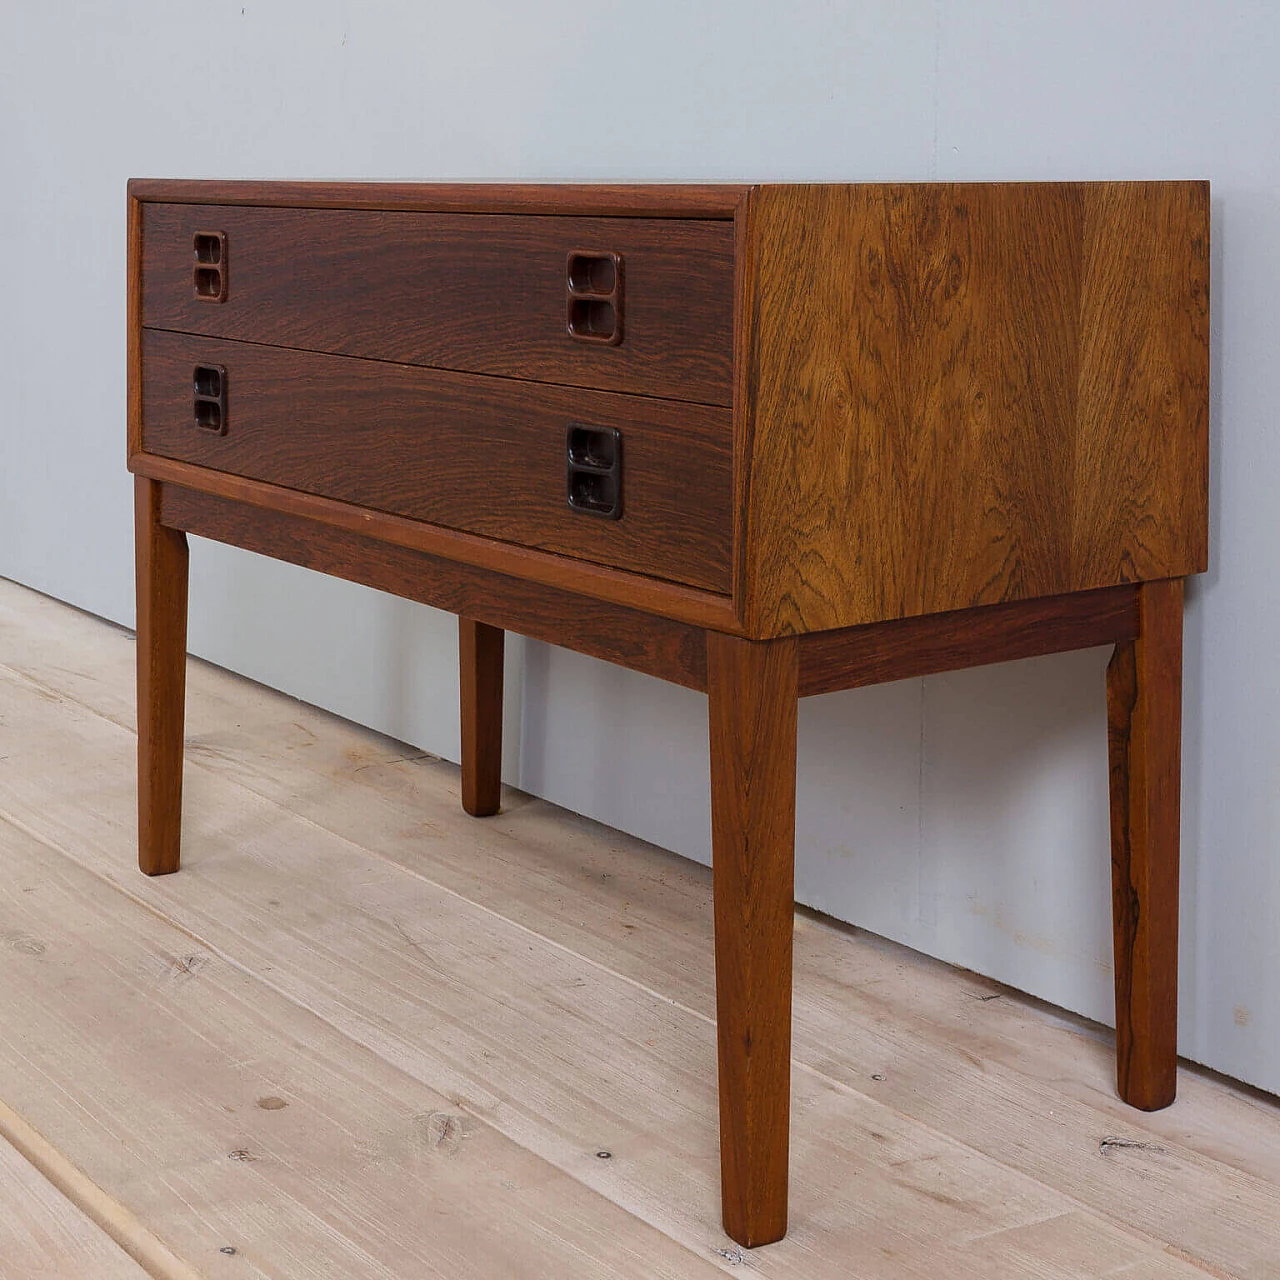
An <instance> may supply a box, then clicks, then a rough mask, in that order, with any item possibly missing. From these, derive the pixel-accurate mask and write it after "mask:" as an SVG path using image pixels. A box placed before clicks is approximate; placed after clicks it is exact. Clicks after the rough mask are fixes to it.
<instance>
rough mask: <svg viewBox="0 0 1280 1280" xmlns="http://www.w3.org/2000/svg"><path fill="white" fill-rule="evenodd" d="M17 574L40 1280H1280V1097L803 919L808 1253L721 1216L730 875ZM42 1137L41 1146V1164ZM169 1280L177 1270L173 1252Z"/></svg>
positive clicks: (12, 918) (17, 794)
mask: <svg viewBox="0 0 1280 1280" xmlns="http://www.w3.org/2000/svg"><path fill="white" fill-rule="evenodd" d="M189 686H190V687H189V694H188V739H187V791H186V801H187V808H186V822H185V830H184V837H185V841H186V847H185V865H184V869H183V871H182V872H181V873H180V874H179V875H177V876H169V877H164V878H161V879H156V880H148V879H146V878H144V877H142V876H140V875H139V874H138V873H137V871H136V870H135V868H134V834H135V820H134V812H133V805H134V782H133V761H134V734H133V652H132V641H131V638H130V637H129V636H128V635H126V634H125V633H123V632H120V631H118V630H116V629H114V628H112V627H110V626H108V625H106V624H104V623H102V622H99V621H97V620H95V619H93V618H90V617H88V616H86V615H84V614H81V613H77V612H75V611H73V610H71V609H69V608H67V607H66V606H63V605H59V604H57V603H54V602H52V601H50V600H47V599H45V598H44V597H41V596H38V595H36V594H34V593H32V592H29V591H26V590H24V589H22V588H19V587H15V586H13V585H12V584H8V583H4V582H2V581H0V1133H3V1135H4V1138H6V1139H8V1141H7V1142H6V1141H3V1140H0V1275H3V1276H5V1277H29V1276H37V1275H38V1276H66V1277H76V1278H77V1280H81V1278H84V1277H108V1278H111V1277H116V1276H120V1277H125V1276H142V1275H144V1274H147V1273H150V1274H153V1275H160V1276H190V1275H193V1274H202V1275H205V1276H208V1277H228V1278H230V1277H237V1278H239V1277H257V1276H271V1277H293V1276H308V1277H313V1276H314V1277H366V1276H371V1277H413V1278H415V1280H416V1278H418V1277H448V1278H449V1280H460V1278H463V1277H472V1276H474V1277H484V1278H485V1280H494V1278H502V1277H508V1276H510V1277H525V1276H537V1277H544V1276H545V1277H553V1278H555V1280H572V1278H575V1277H591V1278H592V1280H594V1278H596V1277H615V1276H628V1277H644V1278H646V1280H648V1278H651V1277H685V1276H691V1277H696V1276H712V1275H714V1274H716V1273H717V1272H728V1273H731V1274H734V1275H758V1276H764V1277H778V1278H782V1277H789V1278H796V1280H825V1278H827V1277H849V1276H858V1277H921V1278H922V1280H925V1278H927V1280H966V1278H969V1277H974V1278H976V1277H982V1278H983V1280H989V1277H992V1276H1035V1277H1067V1276H1122V1277H1126V1278H1127V1280H1149V1278H1152V1277H1157V1276H1159V1277H1175V1276H1182V1277H1188V1278H1190V1277H1196V1276H1203V1275H1211V1276H1224V1275H1231V1276H1242V1277H1243V1276H1247V1277H1263V1276H1274V1277H1280V1107H1277V1105H1276V1104H1275V1103H1274V1102H1272V1101H1270V1100H1266V1099H1262V1098H1260V1097H1258V1096H1255V1095H1252V1094H1249V1093H1247V1092H1246V1091H1244V1090H1237V1089H1234V1088H1231V1087H1229V1086H1227V1085H1226V1084H1224V1083H1223V1082H1222V1081H1220V1080H1217V1079H1214V1078H1210V1077H1208V1076H1206V1075H1204V1074H1201V1073H1197V1072H1194V1071H1192V1070H1189V1069H1188V1070H1185V1071H1183V1072H1182V1074H1181V1080H1180V1095H1179V1101H1178V1102H1177V1104H1176V1105H1175V1106H1174V1107H1172V1108H1171V1109H1170V1110H1168V1111H1165V1112H1162V1113H1159V1114H1156V1115H1151V1116H1144V1115H1141V1114H1139V1113H1137V1112H1134V1111H1130V1110H1128V1109H1127V1108H1126V1107H1124V1106H1123V1105H1122V1104H1120V1103H1119V1102H1118V1100H1117V1099H1116V1097H1115V1095H1114V1092H1113V1087H1112V1067H1111V1049H1110V1044H1109V1041H1108V1037H1107V1036H1106V1035H1105V1034H1104V1033H1102V1032H1100V1031H1099V1030H1098V1029H1096V1028H1093V1027H1090V1026H1087V1025H1083V1024H1079V1023H1076V1022H1074V1021H1072V1020H1069V1019H1066V1018H1063V1017H1058V1016H1055V1015H1054V1014H1053V1013H1052V1012H1050V1011H1046V1010H1045V1009H1043V1008H1041V1007H1039V1006H1036V1005H1034V1004H1033V1003H1032V1002H1030V1001H1027V1000H1023V999H1021V998H1019V997H1018V996H1017V995H1016V994H1015V993H1012V992H1010V991H1008V990H1006V989H1004V988H1000V987H997V986H995V985H994V984H992V983H989V982H987V981H985V980H983V979H980V978H976V977H974V976H972V975H970V974H967V973H962V972H957V971H954V970H951V969H948V968H947V967H945V966H943V965H940V964H937V963H935V962H932V961H929V960H926V959H923V958H921V957H920V956H917V955H915V954H913V953H911V952H908V951H905V950H903V949H901V948H897V947H894V946H892V945H889V944H887V943H884V942H880V941H877V940H876V939H874V938H871V937H869V936H866V935H863V934H859V933H858V932H856V931H854V930H851V929H847V928H843V927H836V926H834V925H832V924H830V923H829V922H825V921H822V920H819V919H816V918H814V917H812V916H810V915H807V914H803V913H802V914H800V915H799V916H798V917H797V921H796V968H797V973H796V993H795V1060H794V1064H793V1086H792V1089H793V1124H792V1128H793V1138H792V1193H791V1195H792V1201H791V1203H792V1209H791V1231H790V1234H789V1236H788V1237H787V1239H786V1240H785V1241H784V1242H782V1243H781V1244H778V1245H773V1246H770V1247H768V1248H765V1249H761V1250H757V1251H755V1252H754V1253H746V1252H744V1251H741V1250H739V1249H738V1248H737V1247H736V1246H735V1245H733V1243H732V1242H731V1241H729V1240H728V1239H727V1238H726V1237H725V1236H724V1235H723V1234H722V1233H721V1231H720V1229H719V1205H718V1191H717V1185H718V1178H717V1149H716V1098H715V1079H716V1071H715V1027H714V1023H713V1021H712V1019H713V1016H714V1000H713V968H712V952H711V900H710V875H709V873H708V872H707V871H706V870H705V869H704V868H702V867H699V866H697V865H695V864H692V863H689V862H686V861H684V860H682V859H680V858H678V857H676V856H674V855H672V854H669V853H665V852H663V851H661V850H658V849H655V848H652V847H650V846H647V845H644V844H642V843H641V842H639V841H637V840H633V839H630V838H629V837H626V836H624V835H621V834H619V833H618V832H615V831H611V830H608V829H606V828H603V827H600V826H597V825H594V824H592V823H590V822H587V821H584V820H582V819H579V818H575V817H574V816H573V815H571V814H568V813H564V812H562V811H560V810H557V809H555V808H552V807H551V806H549V805H547V804H544V803H542V802H540V801H536V800H533V799H531V798H529V797H528V796H524V795H521V794H519V793H515V792H511V793H508V794H507V795H506V797H505V807H504V811H503V813H502V814H501V816H499V817H497V818H493V819H489V820H484V821H476V820H473V819H468V818H466V817H465V816H464V815H463V814H462V813H461V810H460V809H459V806H458V798H457V792H458V774H457V770H456V769H455V768H454V767H453V766H452V765H449V764H446V763H443V762H441V761H439V760H436V759H434V758H432V757H424V756H422V755H420V754H418V753H414V752H411V751H408V750H407V749H406V748H404V747H403V746H402V745H401V744H398V743H395V742H390V741H387V740H385V739H382V738H379V737H377V736H375V735H373V734H371V733H368V732H367V731H364V730H361V729H357V728H355V727H353V726H351V725H349V724H346V723H344V722H342V721H339V720H336V719H334V718H333V717H331V716H328V715H326V714H324V713H321V712H319V711H316V710H314V709H312V708H310V707H307V706H304V705H301V704H299V703H296V702H293V701H291V700H290V699H288V698H285V697H283V696H281V695H279V694H276V693H273V692H270V691H268V690H265V689H262V688H260V687H258V686H256V685H253V684H250V683H248V682H246V681H244V680H242V679H239V678H238V677H235V676H232V675H229V674H227V673H226V672H223V671H219V670H216V669H214V668H211V667H208V666H205V665H203V664H200V663H193V664H192V667H191V672H190V677H189ZM20 1152H22V1153H25V1154H20ZM134 1259H136V1260H137V1261H134Z"/></svg>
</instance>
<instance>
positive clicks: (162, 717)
mask: <svg viewBox="0 0 1280 1280" xmlns="http://www.w3.org/2000/svg"><path fill="white" fill-rule="evenodd" d="M133 486H134V487H133V495H134V509H133V510H134V564H135V568H136V570H137V609H138V866H139V867H140V868H141V869H142V870H143V871H145V872H146V874H147V875H149V876H158V875H165V874H167V873H168V872H170V871H177V869H178V862H179V857H180V852H181V836H182V722H183V712H184V710H185V702H186V687H187V535H186V534H185V533H180V532H179V531H178V530H176V529H166V528H164V527H163V526H162V525H161V524H160V485H159V484H158V483H157V482H156V481H154V480H146V479H144V478H143V477H141V476H138V477H135V479H134V482H133Z"/></svg>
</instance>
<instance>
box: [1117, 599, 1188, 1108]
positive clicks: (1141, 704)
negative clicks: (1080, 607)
mask: <svg viewBox="0 0 1280 1280" xmlns="http://www.w3.org/2000/svg"><path fill="white" fill-rule="evenodd" d="M1138 618H1139V630H1138V636H1137V638H1136V639H1134V640H1131V641H1128V642H1126V643H1124V644H1118V645H1117V646H1116V651H1115V654H1114V655H1113V657H1112V659H1111V662H1110V665H1109V666H1108V667H1107V739H1108V746H1109V759H1110V780H1111V888H1112V913H1113V924H1114V929H1115V980H1116V1073H1117V1081H1118V1085H1119V1090H1120V1096H1121V1097H1122V1098H1123V1099H1124V1100H1125V1101H1126V1102H1127V1103H1129V1104H1130V1106H1134V1107H1139V1108H1141V1109H1142V1110H1143V1111H1155V1110H1158V1109H1159V1108H1161V1107H1167V1106H1168V1105H1169V1104H1170V1103H1171V1102H1172V1101H1173V1100H1174V1096H1175V1094H1176V1092H1177V1055H1178V841H1179V810H1180V804H1179V802H1180V798H1181V776H1182V581H1181V579H1176V578H1175V579H1172V580H1170V581H1167V582H1149V583H1144V584H1143V585H1142V586H1141V587H1139V589H1138Z"/></svg>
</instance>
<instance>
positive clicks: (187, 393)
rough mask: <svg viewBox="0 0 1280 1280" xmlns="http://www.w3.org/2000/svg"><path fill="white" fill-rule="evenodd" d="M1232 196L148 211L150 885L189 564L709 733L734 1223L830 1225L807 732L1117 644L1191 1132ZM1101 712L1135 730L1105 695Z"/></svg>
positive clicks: (1162, 1026) (1107, 191)
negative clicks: (628, 675) (531, 649)
mask: <svg viewBox="0 0 1280 1280" xmlns="http://www.w3.org/2000/svg"><path fill="white" fill-rule="evenodd" d="M1208 216H1209V215H1208V187H1207V184H1204V183H1196V182H1168V183H1123V182H1109V183H1085V184H965V185H943V184H930V185H813V186H805V185H763V186H701V187H686V186H671V187H664V186H649V187H617V186H612V187H611V186H430V185H407V184H394V185H373V184H369V185H363V184H362V185H328V184H312V183H204V182H183V181H134V182H132V183H131V184H130V188H129V284H128V289H129V293H128V297H129V466H130V469H131V470H132V471H133V472H134V474H135V476H136V482H135V483H136V521H137V526H136V528H137V584H138V597H137V599H138V704H139V705H138V726H139V731H138V752H139V786H138V794H139V859H140V865H141V867H142V870H143V871H145V872H147V873H148V874H158V873H163V872H170V871H175V870H177V867H178V861H179V832H180V825H181V787H182V724H183V697H184V666H185V653H186V593H187V544H186V535H187V534H188V533H194V534H199V535H201V536H205V537H211V538H216V539H219V540H221V541H224V542H228V543H232V544H234V545H237V546H241V547H247V548H250V549H252V550H254V551H258V552H262V553H265V554H267V555H271V556H276V557H278V558H280V559H284V560H289V561H292V562H294V563H297V564H301V565H306V566H308V567H311V568H314V569H318V570H321V571H323V572H327V573H331V574H337V575H339V576H341V577H345V578H350V579H354V580H357V581H360V582H364V583H367V584H369V585H371V586H374V587H378V588H381V589H383V590H387V591H392V592H395V593H397V594H399V595H402V596H406V597H409V598H411V599H415V600H420V601H423V602H425V603H427V604H431V605H434V606H437V607H439V608H443V609H446V610H449V611H451V612H453V613H456V614H457V615H458V617H459V627H460V659H461V661H460V668H461V670H460V685H461V710H462V784H461V785H462V802H463V805H464V806H465V808H466V809H467V811H468V812H469V813H472V814H476V815H485V814H490V813H493V812H496V810H497V808H498V804H499V772H500V742H501V718H502V648H503V634H504V631H505V630H513V631H516V632H519V633H522V634H524V635H528V636H533V637H535V638H538V639H541V640H546V641H551V642H554V643H556V644H562V645H566V646H568V647H570V648H574V649H577V650H580V651H582V652H584V653H588V654H592V655H595V656H597V657H601V658H605V659H607V660H609V661H611V662H616V663H621V664H623V665H625V666H628V667H632V668H635V669H637V670H640V671H645V672H648V673H650V674H653V675H656V676H659V677H662V678H664V679H667V680H673V681H676V682H678V683H680V684H683V685H687V686H690V687H692V688H695V689H699V690H705V691H706V693H707V695H708V715H709V731H710V750H711V787H712V838H713V840H712V843H713V881H714V898H715V953H716V954H715V964H716V987H717V1002H718V1037H719V1060H720V1114H721V1120H720V1123H721V1144H720V1145H721V1169H722V1182H723V1216H724V1224H725V1229H726V1230H727V1231H728V1233H729V1234H730V1235H731V1236H732V1237H733V1238H734V1239H736V1240H738V1241H739V1242H741V1243H742V1244H745V1245H758V1244H764V1243H768V1242H769V1241H772V1240H776V1239H778V1238H779V1237H781V1236H782V1234H783V1233H784V1232H785V1230H786V1191H787V1145H788V1115H789V1080H790V1076H789V1064H790V1017H791V932H792V910H793V901H792V881H793V843H794V808H795V758H796V756H795V745H796V703H797V699H798V698H800V697H803V696H805V695H808V694H817V693H822V692H825V691H828V690H834V689H844V688H850V687H853V686H857V685H863V684H869V683H874V682H877V681H884V680H896V679H901V678H904V677H908V676H918V675H923V674H927V673H930V672H937V671H944V670H949V669H953V668H958V667H965V666H972V665H976V664H979V663H985V662H995V661H1000V660H1003V659H1009V658H1017V657H1026V656H1030V655H1034V654H1042V653H1049V652H1054V651H1059V650H1066V649H1073V648H1081V647H1084V646H1089V645H1098V644H1111V645H1114V646H1115V650H1114V656H1113V657H1112V660H1111V663H1110V666H1109V668H1108V673H1107V688H1106V697H1107V708H1108V724H1109V760H1110V784H1111V827H1112V873H1113V875H1112V879H1113V903H1114V929H1115V976H1116V1023H1117V1036H1116V1047H1117V1063H1118V1079H1119V1089H1120V1092H1121V1094H1122V1096H1123V1097H1124V1098H1125V1099H1126V1100H1128V1101H1129V1102H1130V1103H1132V1104H1133V1105H1135V1106H1138V1107H1143V1108H1155V1107H1161V1106H1165V1105H1167V1104H1168V1103H1169V1102H1170V1101H1172V1099H1173V1096H1174V1087H1175V1063H1176V1035H1175V1024H1176V980H1177V882H1178V876H1177V863H1178V802H1179V762H1180V741H1179V738H1180V717H1181V644H1182V584H1183V579H1184V578H1185V577H1186V576H1188V575H1190V574H1194V573H1198V572H1201V571H1203V570H1204V568H1205V564H1206V541H1207V475H1208V460H1207V451H1208V299H1209V289H1208ZM1100 692H1101V691H1100Z"/></svg>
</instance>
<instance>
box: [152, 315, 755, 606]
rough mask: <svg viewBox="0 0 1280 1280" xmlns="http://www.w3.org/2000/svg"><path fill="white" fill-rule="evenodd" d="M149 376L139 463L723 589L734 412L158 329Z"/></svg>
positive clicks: (726, 577) (725, 587) (726, 583)
mask: <svg viewBox="0 0 1280 1280" xmlns="http://www.w3.org/2000/svg"><path fill="white" fill-rule="evenodd" d="M142 363H143V430H142V442H143V449H144V450H145V451H146V452H147V453H154V454H159V455H161V456H162V457H166V458H177V459H180V460H182V461H184V462H192V463H196V464H198V465H200V466H204V467H210V468H213V469H215V470H218V471H227V472H231V473H233V474H235V475H240V476H247V477H249V478H251V479H254V480H264V481H267V482H269V483H271V484H278V485H283V486H285V487H287V488H290V489H301V490H304V491H306V492H308V493H314V494H319V495H321V496H323V497H328V498H337V499H339V500H341V501H343V502H351V503H356V504H358V505H360V506H362V507H369V508H373V509H375V510H378V511H388V512H392V513H394V514H396V515H402V516H409V517H411V518H413V519H418V520H427V521H430V522H431V523H433V524H440V525H446V526H448V527H450V528H454V529H463V530H466V531H468V532H470V533H477V534H482V535H484V536H486V537H491V538H498V539H501V540H502V541H505V542H514V543H519V544H520V545H522V546H526V547H537V548H540V549H542V550H545V551H555V552H559V553H561V554H564V555H570V556H577V557H579V558H581V559H584V560H591V561H594V562H596V563H598V564H605V565H612V566H614V567H617V568H621V569H629V570H632V571H635V572H637V573H644V574H648V575H651V576H654V577H660V578H667V579H670V580H672V581H675V582H682V583H686V584H688V585H690V586H694V587H701V588H703V589H705V590H709V591H718V592H723V593H726V594H727V593H728V592H729V590H730V582H729V563H730V530H731V519H730V490H731V462H730V456H731V450H730V438H731V428H730V414H729V410H727V409H724V408H718V407H713V406H709V405H699V404H684V403H680V402H677V401H671V400H657V399H649V398H647V397H642V396H631V395H614V394H610V393H607V392H601V391H584V390H579V389H577V388H573V387H559V386H549V385H546V384H543V383H536V382H522V381H519V380H517V379H512V378H496V377H485V376H481V375H472V374H461V373H451V372H446V371H442V370H436V369H423V368H418V367H415V366H410V365H399V364H390V363H386V362H383V361H379V360H363V359H354V358H351V357H347V356H330V355H318V354H315V353H312V352H306V351H294V350H288V349H285V348H279V347H266V346H258V345H255V344H252V343H244V342H226V341H221V340H218V339H214V338H197V337H192V336H190V335H187V334H179V333H170V332H167V331H162V330H144V331H143V340H142ZM197 370H207V371H209V372H207V373H201V374H197ZM571 428H578V429H579V430H576V431H575V433H574V436H573V445H574V450H575V458H576V465H574V466H573V468H572V471H573V477H572V480H571V476H570V470H571V468H570V456H569V455H570V430H571ZM614 432H616V433H617V435H616V438H615V437H614V435H613V433H614ZM615 440H616V444H615ZM571 483H572V487H573V489H574V491H575V494H576V497H577V499H578V500H579V501H580V502H583V503H585V504H586V505H587V507H588V508H589V509H587V510H580V509H575V507H573V506H571V505H570V503H569V492H570V487H571ZM615 496H616V497H617V498H618V499H619V501H620V515H619V516H618V517H617V518H607V516H604V515H602V514H601V511H607V509H608V508H609V506H610V505H611V503H612V501H613V499H614V497H615Z"/></svg>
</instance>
